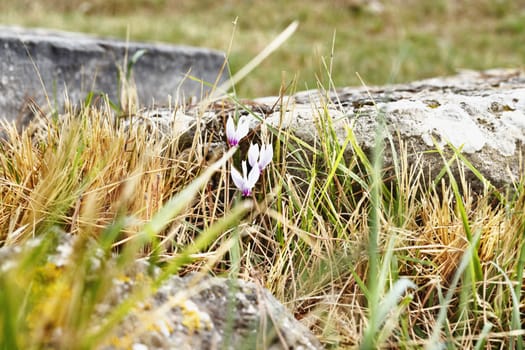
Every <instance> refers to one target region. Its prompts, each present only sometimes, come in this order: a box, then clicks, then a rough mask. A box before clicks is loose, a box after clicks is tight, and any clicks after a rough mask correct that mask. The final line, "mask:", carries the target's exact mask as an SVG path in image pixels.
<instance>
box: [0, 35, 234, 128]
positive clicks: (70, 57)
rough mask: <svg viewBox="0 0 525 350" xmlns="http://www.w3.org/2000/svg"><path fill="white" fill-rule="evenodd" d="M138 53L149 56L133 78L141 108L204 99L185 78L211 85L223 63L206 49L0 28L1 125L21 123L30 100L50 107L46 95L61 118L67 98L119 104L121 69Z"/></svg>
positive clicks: (199, 88) (201, 91)
mask: <svg viewBox="0 0 525 350" xmlns="http://www.w3.org/2000/svg"><path fill="white" fill-rule="evenodd" d="M139 50H146V53H145V54H144V55H143V56H142V57H140V59H139V60H138V62H137V63H136V64H135V65H134V66H133V70H132V72H133V76H134V78H135V79H134V80H135V82H136V88H137V93H138V99H139V103H140V104H141V105H145V106H147V105H151V104H152V103H153V102H155V103H157V104H163V103H166V102H167V101H168V98H169V96H172V98H173V101H176V100H177V98H178V99H179V100H184V99H185V98H190V97H197V98H200V97H201V96H203V95H205V94H206V92H207V91H209V87H207V86H205V85H202V84H201V83H199V82H197V81H194V80H191V79H188V78H187V77H186V75H187V74H189V75H191V76H193V77H196V78H198V79H201V80H203V81H205V82H211V83H213V82H215V80H216V79H217V77H218V75H219V72H220V69H221V67H222V65H223V63H224V59H225V57H224V54H223V53H221V52H218V51H213V50H209V49H202V48H193V47H186V46H173V45H163V44H146V43H137V42H128V43H127V42H124V41H118V40H112V39H100V38H96V37H91V36H87V35H83V34H75V33H65V32H58V31H49V30H42V29H22V28H18V27H0V119H5V120H14V119H16V118H17V117H20V116H21V112H22V110H23V108H24V107H25V106H26V102H27V101H28V100H29V99H34V100H35V102H36V104H37V105H39V106H47V105H48V101H47V99H46V97H45V96H46V94H47V96H48V97H49V102H50V103H51V105H52V107H58V108H57V110H58V111H59V112H60V111H61V108H62V105H63V102H64V99H65V94H66V93H67V95H68V97H69V99H70V100H71V101H72V102H73V103H77V102H79V101H82V100H83V99H84V98H86V96H87V94H88V93H89V92H91V91H93V92H102V93H104V94H108V95H109V98H110V99H111V100H112V101H119V98H120V95H119V79H118V67H121V68H124V69H125V65H126V64H125V62H124V61H125V56H126V53H127V57H128V58H129V59H131V57H132V56H133V55H134V54H135V53H136V52H137V51H139ZM128 61H129V60H128ZM222 78H224V76H222ZM221 80H223V79H221Z"/></svg>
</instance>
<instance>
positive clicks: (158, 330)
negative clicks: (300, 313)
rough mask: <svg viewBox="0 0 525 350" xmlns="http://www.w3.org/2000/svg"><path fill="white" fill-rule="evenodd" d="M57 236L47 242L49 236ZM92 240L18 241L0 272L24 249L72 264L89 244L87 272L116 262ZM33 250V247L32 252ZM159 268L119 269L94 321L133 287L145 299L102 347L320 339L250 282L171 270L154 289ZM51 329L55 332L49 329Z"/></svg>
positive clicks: (141, 264) (263, 345) (290, 345)
mask: <svg viewBox="0 0 525 350" xmlns="http://www.w3.org/2000/svg"><path fill="white" fill-rule="evenodd" d="M53 241H54V242H56V243H52V242H53ZM92 243H93V242H91V241H89V240H84V239H82V238H79V236H73V235H68V234H64V233H58V236H51V235H50V236H47V237H46V238H43V237H39V238H36V239H31V240H28V241H26V242H25V243H24V244H21V245H10V246H4V247H1V248H0V258H1V259H0V274H2V273H5V272H6V271H9V270H11V269H17V268H18V266H19V264H21V263H23V262H24V261H25V260H24V259H25V258H27V256H28V255H29V256H31V257H32V258H33V259H34V258H37V257H38V258H41V257H43V255H42V254H43V253H45V252H48V253H46V254H47V255H45V258H46V260H47V262H48V265H47V266H53V267H55V268H58V269H60V270H65V271H67V269H68V268H69V267H73V266H75V264H76V261H75V260H74V259H81V257H82V254H79V253H78V251H79V250H85V251H92V253H91V254H90V255H89V256H88V258H89V263H90V268H91V271H92V272H94V273H102V274H105V273H107V271H108V269H109V268H115V266H116V264H117V262H116V257H113V258H111V259H108V257H107V256H106V254H104V253H103V251H102V250H101V249H100V248H99V247H98V246H97V245H92ZM35 251H38V252H39V253H38V254H35ZM160 272H161V270H160V268H158V267H154V268H151V266H150V265H149V263H148V262H146V261H145V260H143V259H139V260H136V261H135V262H134V263H132V264H131V265H129V264H128V266H127V268H126V272H125V273H124V272H122V273H119V274H117V277H115V278H113V279H112V282H111V284H110V285H109V288H107V291H106V292H105V298H104V300H103V301H102V302H100V303H98V304H97V305H96V306H95V311H94V314H93V315H92V319H93V325H94V326H95V328H96V325H98V324H99V323H103V322H104V321H105V320H106V318H107V317H108V315H110V314H111V312H112V311H114V310H115V308H116V307H118V306H119V305H120V304H121V303H122V302H124V301H126V300H127V299H128V298H129V297H130V296H131V297H132V296H133V295H134V293H135V292H136V291H137V290H142V288H146V290H147V291H148V292H146V293H145V294H144V296H145V297H144V298H141V299H139V300H138V302H137V303H135V304H134V305H135V306H134V307H133V309H132V311H131V312H130V313H128V314H127V315H126V316H125V318H124V319H123V320H122V321H121V322H120V323H119V324H118V326H116V328H115V329H113V331H112V333H111V334H110V335H109V336H108V338H107V342H106V343H104V344H100V346H99V347H97V348H100V349H104V350H117V349H129V348H132V349H149V350H155V349H159V350H161V349H162V350H164V349H177V350H184V349H188V350H190V349H232V350H236V349H271V350H280V349H283V350H284V349H297V350H310V349H311V350H314V349H321V348H322V346H321V344H320V342H319V341H318V340H317V338H316V337H315V336H314V335H313V334H312V333H311V332H310V331H309V330H308V329H307V328H306V327H305V326H303V325H302V324H301V323H300V322H299V321H297V320H296V319H295V318H294V317H293V315H292V314H290V312H289V311H288V310H286V308H285V307H284V306H283V305H282V304H281V303H280V302H279V301H278V300H277V299H275V297H273V296H272V295H271V293H270V292H269V291H268V290H267V289H265V288H263V287H261V286H258V285H256V284H254V283H252V282H247V281H243V280H239V279H233V278H232V279H228V278H218V277H210V276H208V275H206V274H201V273H191V274H188V275H186V276H184V277H179V276H176V275H173V276H169V277H168V278H167V279H166V280H165V281H164V282H163V283H161V284H160V287H159V288H158V289H156V290H154V291H152V289H151V288H149V287H148V286H150V283H151V284H153V280H154V279H155V278H157V277H158V276H159V274H160ZM49 331H51V332H52V334H54V335H53V338H52V339H50V340H49V341H50V343H49V344H48V345H52V346H51V347H57V348H58V347H59V345H58V344H60V330H59V329H54V330H51V329H50V330H49ZM55 334H56V335H55Z"/></svg>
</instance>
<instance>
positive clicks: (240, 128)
mask: <svg viewBox="0 0 525 350" xmlns="http://www.w3.org/2000/svg"><path fill="white" fill-rule="evenodd" d="M249 130H250V127H249V126H248V121H247V120H246V117H244V116H242V117H240V118H239V121H238V122H237V127H235V124H234V123H233V118H232V117H228V120H227V121H226V138H227V140H228V144H229V145H230V146H232V147H234V146H237V145H238V144H239V141H240V140H241V139H242V138H243V137H244V136H246V135H247V134H248V131H249Z"/></svg>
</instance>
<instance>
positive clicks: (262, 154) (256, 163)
mask: <svg viewBox="0 0 525 350" xmlns="http://www.w3.org/2000/svg"><path fill="white" fill-rule="evenodd" d="M272 158H273V147H272V144H271V143H270V144H267V145H262V146H261V150H260V151H259V145H254V144H251V145H250V148H249V149H248V162H249V163H250V165H251V166H252V167H253V168H258V169H259V172H262V171H263V169H264V168H266V166H267V165H268V164H270V163H271V161H272Z"/></svg>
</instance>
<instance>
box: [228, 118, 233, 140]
mask: <svg viewBox="0 0 525 350" xmlns="http://www.w3.org/2000/svg"><path fill="white" fill-rule="evenodd" d="M226 137H227V138H228V139H232V138H235V125H234V124H233V118H232V117H228V120H227V121H226Z"/></svg>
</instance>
